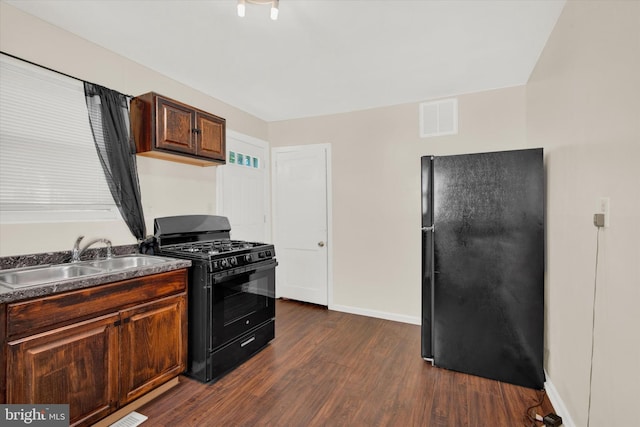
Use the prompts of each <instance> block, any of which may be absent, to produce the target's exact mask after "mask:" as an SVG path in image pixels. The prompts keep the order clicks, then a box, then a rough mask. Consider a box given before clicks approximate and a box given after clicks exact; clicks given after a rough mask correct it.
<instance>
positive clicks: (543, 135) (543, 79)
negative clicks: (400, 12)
mask: <svg viewBox="0 0 640 427" xmlns="http://www.w3.org/2000/svg"><path fill="white" fill-rule="evenodd" d="M527 143H528V144H529V145H531V146H544V147H545V153H546V156H545V163H546V172H547V280H546V346H545V347H546V348H547V354H546V357H545V367H546V369H547V372H548V373H549V377H550V378H551V380H552V382H553V385H554V386H555V388H556V389H557V391H558V392H559V394H560V396H561V398H562V400H563V402H564V404H565V405H566V407H567V409H568V414H564V415H569V416H570V417H571V418H572V419H573V420H574V421H575V425H577V426H585V425H586V424H587V413H588V401H589V399H588V388H589V370H590V363H591V358H590V355H591V330H592V319H593V317H592V311H593V293H594V279H595V277H594V276H595V258H596V233H597V231H596V228H595V227H594V226H593V224H592V216H593V213H595V210H596V206H597V204H598V200H599V198H600V197H602V196H606V197H609V198H610V203H611V227H610V228H605V229H603V230H601V232H600V245H599V260H598V277H597V305H596V310H595V322H596V323H595V347H594V363H593V395H592V405H591V406H592V411H591V412H592V415H591V422H590V425H591V426H592V427H598V426H620V427H625V426H631V425H637V424H638V421H637V418H638V417H637V409H638V408H637V407H638V402H640V388H639V387H640V386H639V385H640V309H639V308H638V304H639V303H640V243H639V242H640V167H639V166H638V163H639V162H640V2H637V1H569V2H568V3H567V4H566V6H565V8H564V11H563V13H562V15H561V16H560V18H559V20H558V23H557V24H556V27H555V29H554V31H553V33H552V34H551V37H550V38H549V40H548V42H547V45H546V47H545V49H544V51H543V53H542V55H541V57H540V59H539V61H538V63H537V65H536V68H535V70H534V72H533V74H532V76H531V78H530V80H529V83H528V84H527Z"/></svg>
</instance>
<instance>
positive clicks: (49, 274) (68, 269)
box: [0, 264, 103, 289]
mask: <svg viewBox="0 0 640 427" xmlns="http://www.w3.org/2000/svg"><path fill="white" fill-rule="evenodd" d="M99 273H103V270H101V269H99V268H95V267H91V266H87V265H74V264H61V265H52V266H46V267H42V266H41V267H32V268H26V269H25V268H23V269H16V270H7V271H6V272H5V273H0V285H4V286H7V287H9V288H11V289H17V288H26V287H29V286H36V285H41V284H43V283H52V282H59V281H61V280H67V279H72V278H75V277H80V276H88V275H92V274H99Z"/></svg>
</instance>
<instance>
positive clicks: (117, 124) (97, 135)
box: [84, 82, 148, 252]
mask: <svg viewBox="0 0 640 427" xmlns="http://www.w3.org/2000/svg"><path fill="white" fill-rule="evenodd" d="M84 93H85V99H86V101H87V108H88V110H89V121H90V122H91V130H92V132H93V139H94V141H95V145H96V149H97V150H98V157H100V163H102V168H103V169H104V174H105V176H106V177H107V182H108V184H109V189H110V190H111V194H112V195H113V199H114V200H115V202H116V205H117V206H118V209H119V210H120V214H121V215H122V218H123V219H124V220H125V222H126V223H127V226H128V227H129V230H130V231H131V234H133V235H134V236H135V237H136V238H137V239H138V243H139V244H140V249H143V246H145V245H146V244H147V243H148V242H145V235H146V228H145V224H144V215H143V212H142V199H141V196H140V183H139V181H138V169H137V166H136V149H135V144H134V142H133V139H132V138H131V134H130V128H129V101H130V99H129V97H127V96H126V95H123V94H121V93H119V92H116V91H114V90H111V89H107V88H105V87H102V86H99V85H96V84H93V83H88V82H84ZM143 252H146V251H143Z"/></svg>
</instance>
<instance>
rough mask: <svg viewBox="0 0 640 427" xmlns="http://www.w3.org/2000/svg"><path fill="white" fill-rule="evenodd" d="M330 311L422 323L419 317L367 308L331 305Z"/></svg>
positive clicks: (414, 323)
mask: <svg viewBox="0 0 640 427" xmlns="http://www.w3.org/2000/svg"><path fill="white" fill-rule="evenodd" d="M329 310H334V311H341V312H343V313H349V314H358V315H360V316H367V317H375V318H377V319H385V320H393V321H394V322H402V323H409V324H412V325H420V324H422V322H421V321H420V318H419V317H414V316H405V315H403V314H396V313H388V312H386V311H377V310H369V309H366V308H359V307H351V306H348V305H334V304H331V305H329Z"/></svg>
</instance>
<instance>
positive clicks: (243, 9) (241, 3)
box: [238, 0, 245, 18]
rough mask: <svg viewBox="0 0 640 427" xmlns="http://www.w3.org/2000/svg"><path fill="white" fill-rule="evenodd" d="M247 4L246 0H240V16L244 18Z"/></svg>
mask: <svg viewBox="0 0 640 427" xmlns="http://www.w3.org/2000/svg"><path fill="white" fill-rule="evenodd" d="M244 11H245V5H244V0H238V16H239V17H241V18H244Z"/></svg>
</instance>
